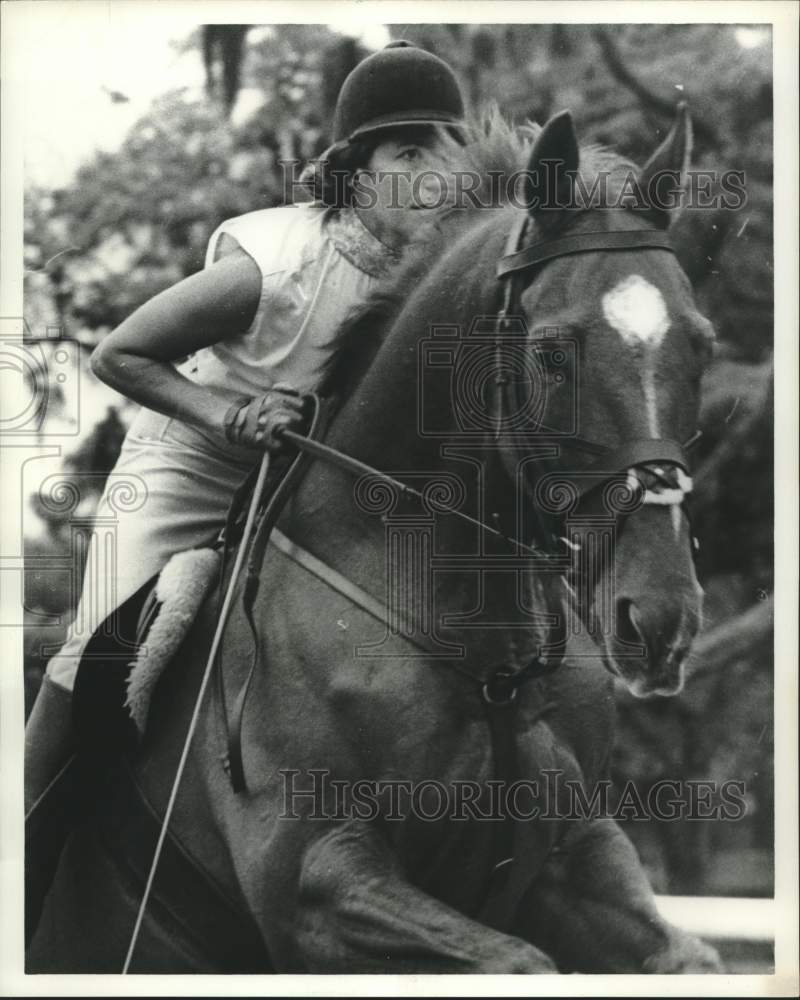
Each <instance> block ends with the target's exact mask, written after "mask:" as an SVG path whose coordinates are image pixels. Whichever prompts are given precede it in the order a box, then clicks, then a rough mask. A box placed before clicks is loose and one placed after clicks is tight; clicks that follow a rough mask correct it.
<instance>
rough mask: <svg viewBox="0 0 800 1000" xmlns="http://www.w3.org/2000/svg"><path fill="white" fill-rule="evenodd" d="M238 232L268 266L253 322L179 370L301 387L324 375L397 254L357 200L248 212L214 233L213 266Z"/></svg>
mask: <svg viewBox="0 0 800 1000" xmlns="http://www.w3.org/2000/svg"><path fill="white" fill-rule="evenodd" d="M224 233H225V234H228V235H229V236H231V237H233V239H235V240H236V242H237V243H238V244H239V245H240V246H241V247H242V249H243V250H245V252H246V253H247V254H249V256H250V257H252V259H253V260H254V261H255V263H256V265H257V266H258V269H259V271H260V272H261V296H260V298H259V302H258V308H257V310H256V314H255V317H254V319H253V322H252V323H251V324H250V327H249V328H248V329H247V330H246V331H245V332H244V333H241V334H237V335H235V336H232V337H228V338H226V339H225V340H221V341H219V342H218V343H216V344H212V345H211V346H210V347H206V348H203V349H202V350H200V351H197V352H196V353H195V354H193V355H192V356H191V357H190V358H189V359H188V360H187V361H184V362H183V363H182V364H181V365H180V366H179V370H180V371H181V373H182V374H183V375H185V376H186V377H187V378H190V379H191V380H192V381H195V382H198V383H200V384H202V385H208V386H215V387H218V388H224V389H233V390H235V391H237V392H242V393H248V394H251V393H261V392H264V391H266V390H267V389H268V388H269V387H270V386H271V385H273V384H274V383H276V382H286V383H288V384H289V385H292V386H294V388H296V389H298V390H299V391H300V392H308V391H311V390H313V389H314V388H316V387H317V386H318V385H319V382H320V381H321V379H322V377H323V375H324V373H325V368H326V365H327V363H328V362H329V360H330V358H331V356H332V355H333V354H334V353H335V351H336V347H337V343H338V340H339V338H340V336H341V333H342V328H343V321H344V320H345V319H346V318H347V317H348V316H349V314H350V313H351V312H352V311H353V309H354V308H355V307H356V306H358V305H359V304H361V303H363V302H364V301H365V299H366V298H367V295H368V293H369V291H370V290H371V288H372V287H373V286H374V284H375V282H376V281H377V280H378V278H380V277H382V276H383V275H385V274H386V273H387V272H388V270H389V269H390V268H391V266H392V265H393V264H394V263H396V261H397V260H398V257H397V255H396V254H395V253H394V251H392V250H391V249H390V248H389V247H387V246H386V245H385V244H383V243H381V242H380V240H378V239H377V238H376V237H375V236H373V235H372V233H371V232H370V231H369V230H368V229H367V228H366V227H365V226H364V224H363V223H362V222H361V220H360V219H359V218H358V216H357V215H356V213H355V211H353V210H352V209H344V210H342V211H341V212H335V211H332V210H331V209H327V208H325V207H324V206H321V205H318V204H302V205H290V206H287V207H285V208H269V209H264V210H262V211H258V212H249V213H248V214H247V215H241V216H239V217H238V218H235V219H230V220H228V221H227V222H223V223H222V225H221V226H220V227H219V228H218V229H217V230H216V232H215V233H214V234H213V235H212V237H211V240H210V242H209V245H208V251H207V253H206V262H205V266H206V267H209V266H210V265H211V264H213V263H214V261H215V260H216V258H217V249H218V244H219V241H220V238H221V237H222V235H223V234H224Z"/></svg>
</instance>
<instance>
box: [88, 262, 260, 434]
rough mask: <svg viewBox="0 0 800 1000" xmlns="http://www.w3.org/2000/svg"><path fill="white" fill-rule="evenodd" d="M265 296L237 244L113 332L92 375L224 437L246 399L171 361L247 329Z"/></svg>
mask: <svg viewBox="0 0 800 1000" xmlns="http://www.w3.org/2000/svg"><path fill="white" fill-rule="evenodd" d="M260 295H261V274H260V272H259V269H258V266H257V265H256V263H255V262H254V261H253V259H252V258H251V257H250V256H249V255H248V254H247V253H245V251H244V250H242V249H241V248H240V247H238V245H235V248H233V249H232V250H231V252H229V253H227V254H226V255H225V256H224V257H222V259H220V260H218V261H217V262H216V263H214V264H212V265H211V266H210V267H208V268H206V269H205V270H204V271H200V272H199V273H197V274H194V275H192V276H191V277H189V278H186V279H185V280H183V281H181V282H179V283H178V284H177V285H174V286H173V287H172V288H168V289H167V290H166V291H163V292H161V293H160V294H159V295H156V296H155V297H154V298H152V299H150V301H149V302H146V303H145V304H144V305H143V306H141V307H140V308H139V309H137V310H136V312H134V313H133V314H132V315H131V316H129V317H128V318H127V319H126V320H125V321H124V322H123V323H122V324H121V325H120V326H118V327H117V328H116V329H115V330H113V331H112V332H111V333H110V334H109V335H108V336H107V337H106V338H105V339H104V340H103V341H102V342H101V343H100V345H99V346H98V347H97V348H96V349H95V351H94V353H93V354H92V359H91V366H92V371H93V372H94V373H95V375H96V376H97V377H98V378H99V379H100V380H101V381H103V382H105V383H107V384H108V385H110V386H111V387H112V388H114V389H116V390H117V391H118V392H121V393H123V394H124V395H125V396H128V397H130V398H131V399H133V400H134V401H135V402H137V403H141V404H142V405H143V406H147V407H149V408H150V409H152V410H157V411H158V412H159V413H164V414H166V415H167V416H171V417H178V418H179V419H180V420H183V421H185V422H186V423H189V424H193V425H194V426H196V427H199V428H200V429H213V430H216V431H219V430H220V429H221V428H222V426H223V419H224V417H225V414H226V412H227V410H228V408H229V407H230V406H231V404H232V403H233V402H234V401H235V400H236V399H237V398H239V397H240V396H241V393H237V392H235V391H234V390H230V391H228V390H225V389H217V388H211V387H208V386H202V385H197V384H195V383H194V382H192V381H190V380H189V379H188V378H186V377H185V376H184V375H182V374H181V373H180V372H178V371H177V370H176V369H175V368H174V367H173V364H172V362H174V361H177V360H179V359H180V358H183V357H185V356H186V355H188V354H192V353H193V352H194V351H197V350H199V349H200V348H201V347H207V346H209V345H210V344H214V343H216V342H217V341H220V340H224V339H226V338H227V337H230V336H232V335H234V334H236V333H242V332H244V331H245V330H247V329H248V327H249V326H250V324H251V323H252V321H253V318H254V316H255V313H256V309H257V307H258V302H259V297H260Z"/></svg>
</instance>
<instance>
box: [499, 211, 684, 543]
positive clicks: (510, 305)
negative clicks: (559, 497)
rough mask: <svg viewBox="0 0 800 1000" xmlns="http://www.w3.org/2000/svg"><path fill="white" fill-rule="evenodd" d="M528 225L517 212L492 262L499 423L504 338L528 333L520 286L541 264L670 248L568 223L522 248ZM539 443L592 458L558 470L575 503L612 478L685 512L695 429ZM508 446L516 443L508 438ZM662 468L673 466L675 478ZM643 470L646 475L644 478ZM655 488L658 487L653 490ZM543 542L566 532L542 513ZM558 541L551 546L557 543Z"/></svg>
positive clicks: (639, 236) (644, 232)
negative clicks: (680, 435)
mask: <svg viewBox="0 0 800 1000" xmlns="http://www.w3.org/2000/svg"><path fill="white" fill-rule="evenodd" d="M589 214H590V211H584V212H579V213H576V214H575V216H574V217H573V218H572V219H571V221H570V222H569V223H567V226H566V228H567V230H568V229H569V228H571V227H572V226H573V225H574V224H575V222H576V221H577V220H578V219H582V218H585V217H586V216H588V215H589ZM528 226H529V216H528V214H527V213H524V212H520V213H518V215H517V217H516V218H515V220H514V223H513V224H512V227H511V229H510V231H509V234H508V237H507V240H506V245H505V250H504V253H503V256H502V257H501V258H500V260H499V261H498V263H497V267H496V275H497V278H498V280H500V281H501V282H503V283H504V290H503V300H502V306H501V309H500V312H499V313H498V315H497V319H496V323H495V336H496V346H495V350H496V363H495V370H496V372H497V373H498V375H497V378H496V380H497V382H498V387H499V389H500V391H498V392H497V394H496V409H495V418H496V421H497V427H498V434H499V428H501V427H502V426H503V423H504V419H503V417H504V410H503V408H504V407H505V406H507V405H508V402H509V396H508V393H507V392H504V391H503V390H504V388H505V387H506V383H507V379H505V377H504V376H503V375H502V374H500V373H501V372H502V367H503V365H502V354H503V349H504V346H505V344H506V343H507V342H508V340H509V338H513V337H514V336H515V335H519V334H520V333H521V334H522V335H527V326H526V324H525V321H524V314H523V311H522V308H521V305H520V299H521V295H522V292H523V290H524V289H525V288H526V287H527V286H528V285H529V284H530V283H531V282H532V281H534V280H535V279H536V277H537V276H538V274H539V273H540V271H541V268H542V267H543V266H544V265H546V264H547V263H549V262H550V261H553V260H557V259H559V258H562V257H567V256H572V255H576V254H583V253H592V252H596V251H602V252H607V251H615V250H645V249H646V250H662V251H665V252H666V253H670V254H673V255H674V253H675V251H674V249H673V247H672V245H671V243H670V240H669V237H668V235H667V233H666V232H665V231H664V230H661V229H640V230H609V231H581V232H577V233H570V232H568V231H567V232H565V227H563V226H562V227H561V228H560V229H559V232H558V235H555V236H551V237H548V236H545V237H543V238H542V239H540V240H537V241H534V242H532V243H529V244H528V245H527V246H523V242H524V239H525V234H526V231H527V229H528ZM534 436H535V440H536V442H537V443H540V442H541V443H545V442H547V441H548V440H549V441H556V440H557V443H558V447H557V448H556V449H554V451H555V453H556V454H557V453H558V452H560V450H561V448H562V447H566V448H567V449H569V450H571V451H578V452H582V453H583V454H586V455H589V456H591V457H592V459H594V464H593V466H592V467H591V468H590V470H589V473H590V474H588V475H587V474H585V473H578V474H572V473H569V472H559V473H558V480H559V483H560V484H561V485H562V487H563V486H564V485H568V486H569V487H570V489H571V490H572V491H573V501H574V503H575V504H577V503H579V502H580V501H581V500H582V499H583V498H584V497H585V495H586V494H587V493H589V492H590V491H593V490H596V489H597V488H598V487H602V486H604V485H608V483H609V482H610V481H612V480H615V479H616V480H622V481H624V482H625V483H626V484H627V486H628V488H629V489H631V490H632V491H634V492H636V491H638V493H639V496H638V498H637V499H638V503H637V504H636V505H635V506H644V505H654V506H674V505H677V506H680V507H681V508H682V509H683V511H684V513H685V514H686V515H687V517H688V514H689V512H688V506H687V497H688V495H689V493H690V492H691V490H692V481H691V479H690V477H689V461H688V455H687V453H688V451H689V449H690V448H691V447H692V446H693V445H694V444H696V443H697V441H698V440H699V438H700V432H699V431H697V432H695V433H694V434H693V435H692V436H691V437H690V438H689V439H688V440H687V441H684V442H683V443H681V442H678V441H675V440H674V439H671V438H631V439H628V440H625V441H623V442H622V443H621V444H618V445H614V446H608V445H605V444H602V443H599V442H597V441H593V440H591V439H589V438H586V437H582V436H581V435H579V434H569V435H566V436H564V435H559V436H558V437H557V439H556V438H555V437H553V436H552V435H548V432H547V430H546V429H544V428H543V429H542V431H541V432H539V431H535V432H534ZM510 447H512V448H513V442H511V443H510ZM517 458H518V459H524V458H525V456H524V455H523V454H519V453H518V454H517ZM546 463H547V459H544V460H541V459H537V460H535V461H534V463H533V464H534V465H535V467H536V475H537V476H538V477H539V479H540V484H541V480H542V477H546V476H547V471H546ZM665 470H674V475H673V476H672V477H670V476H669V474H668V473H667V472H666V471H665ZM643 474H644V475H643ZM654 486H657V487H659V488H658V489H654V488H653V487H654ZM539 526H540V534H541V544H542V545H543V546H544V547H545V548H549V549H550V550H551V551H559V547H558V542H562V541H563V532H562V531H561V530H560V529H559V528H557V529H556V530H555V531H552V530H548V528H547V526H546V525H545V524H544V522H543V519H542V518H541V516H540V517H539ZM554 543H555V544H554Z"/></svg>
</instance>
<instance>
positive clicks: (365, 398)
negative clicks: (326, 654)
mask: <svg viewBox="0 0 800 1000" xmlns="http://www.w3.org/2000/svg"><path fill="white" fill-rule="evenodd" d="M400 363H402V362H400ZM397 374H398V377H397V378H396V379H394V380H393V382H392V384H391V385H389V386H388V387H387V389H386V391H382V392H380V393H378V392H377V391H376V390H375V389H373V388H372V387H371V386H366V387H365V388H364V390H363V391H362V393H361V394H360V395H361V398H360V399H359V398H354V399H353V400H351V403H350V405H349V407H347V408H345V410H344V411H343V419H340V420H339V421H337V422H336V424H335V426H334V428H333V431H332V433H331V435H330V436H329V438H328V443H329V444H331V445H332V446H333V447H336V448H338V449H339V450H341V451H342V452H344V453H345V454H347V455H350V456H352V457H354V458H357V459H359V460H360V461H362V462H364V463H366V464H368V465H370V466H372V467H374V468H376V469H378V470H380V471H381V472H386V473H389V474H391V475H392V476H393V477H394V478H396V479H398V480H400V481H401V482H403V483H405V484H407V485H408V486H410V487H411V488H412V489H413V490H415V491H416V492H417V493H419V494H422V499H419V498H408V497H403V496H401V495H400V494H398V493H397V492H395V491H392V490H391V489H383V488H382V487H381V485H380V484H379V482H378V480H373V481H371V482H370V480H369V477H366V478H362V479H361V480H360V481H359V480H358V479H357V477H355V476H350V475H348V474H346V473H344V472H342V471H341V470H339V469H336V468H334V467H331V466H327V465H325V464H323V463H316V464H315V466H314V467H313V468H312V470H311V471H310V473H309V475H308V477H307V478H306V480H305V482H304V483H303V484H302V486H301V489H300V491H299V493H298V496H297V497H296V499H295V502H294V504H293V515H294V516H293V518H292V523H291V526H290V529H289V530H290V533H291V534H292V536H293V538H294V539H295V540H296V541H297V542H299V543H300V544H301V545H304V546H306V547H308V548H309V549H311V551H312V552H313V553H314V554H315V555H317V556H318V557H320V558H322V559H323V560H324V561H326V562H327V563H329V564H330V565H332V566H333V567H334V568H335V569H337V570H338V571H339V572H340V573H342V574H343V575H344V576H345V577H347V579H349V580H351V581H352V582H354V583H356V584H357V585H359V586H360V587H361V588H362V589H364V590H366V591H367V592H368V593H370V594H372V595H373V596H374V597H376V598H378V600H379V601H385V602H386V607H387V609H388V610H389V611H390V614H391V610H393V603H394V602H395V601H396V600H401V601H402V604H403V608H404V609H405V611H406V613H408V614H409V615H410V617H411V618H414V619H416V620H417V621H423V620H428V621H430V620H431V619H434V620H435V621H437V622H441V621H443V620H444V619H446V618H450V619H452V618H453V616H455V623H454V624H451V625H449V626H448V627H447V628H446V629H445V632H446V634H447V640H448V641H455V642H462V643H464V644H465V645H466V646H468V647H469V650H470V658H471V659H472V660H473V661H474V662H475V663H476V664H477V663H479V662H484V663H485V662H489V661H491V662H492V663H498V662H502V663H505V664H508V665H509V666H515V665H517V664H519V663H520V662H521V661H526V660H527V659H528V658H530V656H531V655H532V652H533V649H534V646H535V642H536V637H535V636H534V635H533V633H532V632H530V630H529V629H526V628H525V625H526V624H527V625H529V624H530V611H529V610H527V611H526V610H525V609H526V608H527V609H530V607H531V605H532V604H533V603H535V597H534V582H533V578H532V574H531V573H530V572H528V571H518V572H516V573H515V572H507V571H506V572H501V571H498V570H494V571H491V572H488V571H487V572H484V570H483V566H484V564H485V561H486V559H487V558H491V557H496V556H508V555H511V554H513V547H512V546H511V545H510V544H509V542H507V541H503V540H498V539H497V537H496V536H495V535H493V534H492V533H491V532H488V531H486V530H484V529H482V528H481V527H480V524H479V523H476V522H482V523H483V524H486V525H487V526H490V527H492V528H499V529H500V530H501V531H503V532H505V533H507V534H508V535H511V536H513V534H514V531H515V525H516V521H517V517H516V509H515V503H514V496H513V490H514V484H512V483H510V482H509V479H508V476H507V474H506V473H505V472H504V471H503V470H502V469H501V467H500V463H499V462H497V461H496V458H497V454H496V449H495V447H494V445H493V443H492V442H491V441H490V440H486V441H484V442H483V443H481V444H475V443H473V444H471V445H469V444H467V443H465V442H464V441H463V439H461V440H460V439H459V438H457V437H455V438H453V439H452V440H449V441H445V442H443V441H442V440H441V439H435V438H430V437H426V436H425V435H424V434H421V433H420V428H419V424H418V412H417V397H416V384H415V374H416V373H415V371H413V370H412V371H409V370H407V369H406V370H405V371H398V373H397ZM376 404H377V405H376ZM362 413H363V416H361V414H362ZM429 416H431V418H432V419H435V417H436V414H429ZM447 508H452V509H454V510H456V511H460V512H462V513H465V514H467V515H469V517H470V518H472V519H473V520H472V521H471V522H470V521H467V520H465V519H464V518H460V517H458V516H456V515H452V514H447V513H445V512H444V511H445V510H446V509H447ZM425 560H428V562H427V564H426V563H425ZM448 560H449V563H448ZM458 561H461V563H464V564H465V565H463V568H459V567H458V566H457V565H456V563H457V562H458ZM426 574H427V575H426ZM398 580H403V581H405V583H404V584H403V585H402V586H403V587H404V590H403V593H402V594H401V595H399V596H398V594H393V593H392V587H393V586H395V585H396V581H398ZM393 581H395V582H394V583H393ZM515 624H516V625H517V626H518V627H517V628H514V625H515Z"/></svg>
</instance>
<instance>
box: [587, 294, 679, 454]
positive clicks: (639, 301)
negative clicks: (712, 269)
mask: <svg viewBox="0 0 800 1000" xmlns="http://www.w3.org/2000/svg"><path fill="white" fill-rule="evenodd" d="M602 305H603V315H604V316H605V318H606V322H607V323H608V325H609V326H610V327H611V328H612V329H614V330H616V331H617V333H618V334H619V335H620V337H622V339H623V341H624V342H625V343H626V344H627V345H628V346H629V347H640V348H643V349H644V355H645V356H644V367H643V369H642V372H641V376H642V388H643V389H644V398H645V403H646V404H647V416H648V423H649V425H650V433H651V434H652V435H653V437H658V412H657V407H656V390H655V383H654V379H653V367H654V361H655V354H656V352H657V350H658V348H659V347H660V345H661V342H662V340H663V339H664V334H665V333H666V332H667V330H668V329H669V313H668V312H667V305H666V303H665V302H664V297H663V296H662V294H661V292H660V291H659V290H658V289H657V288H656V286H655V285H651V284H650V282H649V281H647V280H645V279H644V278H643V277H642V276H641V275H640V274H629V275H628V277H627V278H625V279H623V280H622V281H620V282H619V284H617V285H615V286H614V287H613V288H612V289H611V291H610V292H606V294H605V295H604V296H603V301H602Z"/></svg>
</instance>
